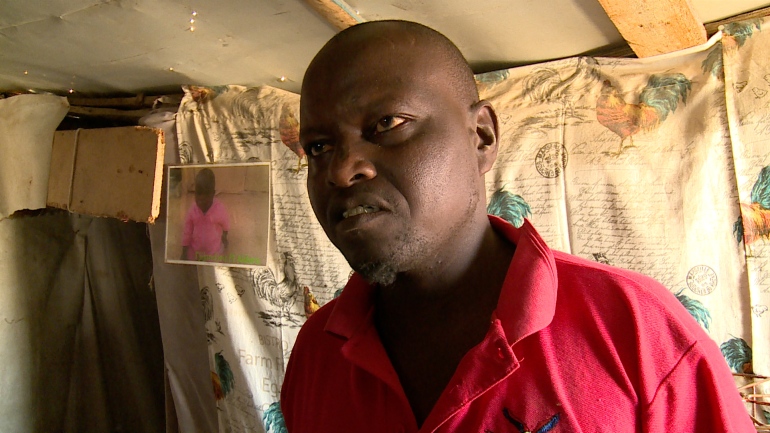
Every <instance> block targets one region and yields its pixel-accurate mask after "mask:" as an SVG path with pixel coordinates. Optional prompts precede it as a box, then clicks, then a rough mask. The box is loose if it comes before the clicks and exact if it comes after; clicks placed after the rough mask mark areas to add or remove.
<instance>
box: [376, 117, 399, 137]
mask: <svg viewBox="0 0 770 433" xmlns="http://www.w3.org/2000/svg"><path fill="white" fill-rule="evenodd" d="M404 122H406V119H405V118H403V117H400V116H385V117H383V118H382V119H380V120H379V121H378V122H377V124H376V125H374V132H375V133H376V134H379V133H381V132H386V131H390V130H391V129H393V128H395V127H397V126H398V125H401V124H402V123H404Z"/></svg>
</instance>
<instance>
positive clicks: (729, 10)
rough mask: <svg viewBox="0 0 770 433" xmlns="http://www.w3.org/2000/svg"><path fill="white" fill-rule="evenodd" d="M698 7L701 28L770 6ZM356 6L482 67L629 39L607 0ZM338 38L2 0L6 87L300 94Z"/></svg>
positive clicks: (267, 5)
mask: <svg viewBox="0 0 770 433" xmlns="http://www.w3.org/2000/svg"><path fill="white" fill-rule="evenodd" d="M691 2H692V5H693V8H694V9H695V10H696V11H697V13H698V14H699V15H700V19H701V20H702V21H703V22H710V21H715V20H719V19H722V18H725V17H729V16H733V15H737V14H739V13H743V12H747V11H750V10H754V9H758V8H760V7H764V6H767V5H768V4H770V0H691ZM347 3H348V4H349V5H350V6H351V7H353V8H354V9H356V10H357V11H358V12H359V14H360V15H361V17H362V18H363V19H365V20H376V19H389V18H395V19H408V20H413V21H418V22H421V23H424V24H427V25H429V26H431V27H433V28H436V29H437V30H439V31H441V32H443V33H445V34H446V35H447V36H449V37H450V39H452V40H454V41H455V42H456V43H457V45H458V46H459V47H460V49H461V50H462V51H463V53H464V54H465V55H466V57H468V59H469V60H470V61H471V63H472V64H473V65H474V66H475V67H476V69H478V70H490V69H494V68H501V67H505V66H511V65H520V64H527V63H535V62H541V61H546V60H551V59H555V58H561V57H568V56H574V55H577V54H580V53H583V52H586V51H589V50H592V49H596V48H600V47H604V46H608V45H613V44H620V43H622V41H623V39H622V38H621V36H620V34H619V33H618V32H617V30H616V29H615V27H614V26H613V24H612V22H611V21H610V19H609V18H608V17H607V15H606V14H605V13H604V10H603V9H602V7H601V6H600V5H599V3H598V1H597V0H475V1H467V0H465V1H464V0H348V1H347ZM193 13H195V14H196V15H193ZM191 19H194V20H195V22H194V23H192V24H191V22H190V20H191ZM191 27H194V31H191ZM334 33H335V30H334V28H333V27H331V26H330V25H329V24H328V23H327V22H326V21H324V20H323V19H322V18H321V17H320V16H319V15H318V14H316V12H315V11H314V10H312V9H311V8H310V7H309V6H307V4H306V3H305V2H304V0H219V1H210V0H209V1H206V0H184V1H183V0H101V1H100V0H0V91H28V90H30V89H31V90H33V91H50V92H54V93H57V94H61V95H65V94H67V93H68V92H69V90H70V89H73V91H74V94H75V95H81V96H96V95H120V94H126V93H131V94H134V93H139V92H146V93H153V92H156V93H159V92H178V91H179V86H180V85H182V84H198V85H222V84H242V85H247V86H256V85H261V84H268V85H271V86H274V87H279V88H284V89H287V90H290V91H295V92H296V91H298V90H299V85H300V81H301V79H302V74H303V72H304V70H305V67H306V66H307V64H308V63H309V62H310V59H311V58H312V57H313V55H314V54H315V52H316V51H317V50H318V49H319V48H320V47H321V46H322V45H323V44H324V43H325V42H326V41H327V40H328V39H329V38H330V37H331V36H332V35H334ZM280 77H285V81H281V80H280Z"/></svg>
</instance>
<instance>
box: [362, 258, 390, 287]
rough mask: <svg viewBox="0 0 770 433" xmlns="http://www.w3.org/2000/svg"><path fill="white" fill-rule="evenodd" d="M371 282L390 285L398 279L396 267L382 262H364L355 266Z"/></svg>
mask: <svg viewBox="0 0 770 433" xmlns="http://www.w3.org/2000/svg"><path fill="white" fill-rule="evenodd" d="M353 269H355V271H356V272H358V273H359V274H361V276H362V277H364V279H365V280H366V281H367V282H368V283H369V284H379V285H380V286H389V285H391V284H393V283H394V282H395V281H396V274H397V272H396V269H395V268H394V267H393V266H391V265H389V264H387V263H382V262H373V263H372V262H369V263H362V264H359V265H357V266H355V267H353Z"/></svg>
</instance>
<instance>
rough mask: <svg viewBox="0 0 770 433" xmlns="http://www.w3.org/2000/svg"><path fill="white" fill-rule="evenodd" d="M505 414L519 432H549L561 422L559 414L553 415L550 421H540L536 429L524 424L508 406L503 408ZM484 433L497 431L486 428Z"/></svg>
mask: <svg viewBox="0 0 770 433" xmlns="http://www.w3.org/2000/svg"><path fill="white" fill-rule="evenodd" d="M503 416H504V417H505V419H506V420H508V422H510V423H511V424H513V425H514V426H515V427H516V428H517V429H518V430H519V433H548V432H550V431H551V430H553V428H554V427H556V424H558V423H559V414H558V413H557V414H556V415H554V416H552V417H551V418H550V419H549V420H548V421H545V422H542V423H540V424H539V425H538V426H537V427H535V428H534V429H531V428H528V427H527V426H526V425H524V423H523V422H521V421H519V420H517V419H516V418H514V417H513V415H511V413H510V412H509V411H508V408H507V407H504V408H503ZM484 433H495V432H493V431H492V430H489V429H486V430H484Z"/></svg>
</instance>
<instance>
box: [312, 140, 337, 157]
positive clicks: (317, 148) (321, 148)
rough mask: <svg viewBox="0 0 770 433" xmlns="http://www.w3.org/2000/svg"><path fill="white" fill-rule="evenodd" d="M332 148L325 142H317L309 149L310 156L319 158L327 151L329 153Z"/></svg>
mask: <svg viewBox="0 0 770 433" xmlns="http://www.w3.org/2000/svg"><path fill="white" fill-rule="evenodd" d="M330 148H331V146H330V145H329V143H327V142H325V141H317V142H315V143H310V145H309V146H308V147H307V149H308V152H307V153H308V154H309V155H310V156H318V155H320V154H322V153H324V152H326V151H328V150H329V149H330Z"/></svg>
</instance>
